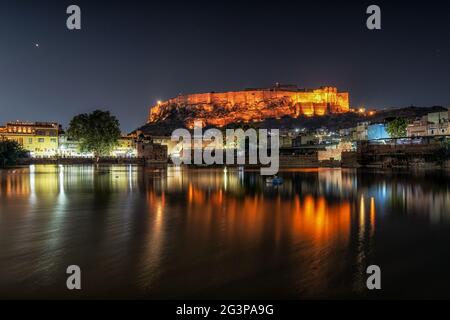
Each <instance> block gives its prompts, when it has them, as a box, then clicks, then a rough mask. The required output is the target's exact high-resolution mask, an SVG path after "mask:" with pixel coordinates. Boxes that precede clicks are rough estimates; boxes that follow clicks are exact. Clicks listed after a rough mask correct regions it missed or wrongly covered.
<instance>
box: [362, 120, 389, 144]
mask: <svg viewBox="0 0 450 320" xmlns="http://www.w3.org/2000/svg"><path fill="white" fill-rule="evenodd" d="M389 138H390V135H389V133H388V132H387V130H386V124H384V123H373V124H369V125H368V126H367V140H379V139H389Z"/></svg>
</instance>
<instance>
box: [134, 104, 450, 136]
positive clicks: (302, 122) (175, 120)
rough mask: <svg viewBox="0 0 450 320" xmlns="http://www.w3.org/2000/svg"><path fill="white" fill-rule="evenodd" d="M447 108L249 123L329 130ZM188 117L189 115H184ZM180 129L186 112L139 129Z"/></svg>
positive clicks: (147, 131) (164, 131)
mask: <svg viewBox="0 0 450 320" xmlns="http://www.w3.org/2000/svg"><path fill="white" fill-rule="evenodd" d="M445 110H447V108H444V107H441V106H433V107H415V106H411V107H406V108H391V109H383V110H379V111H378V112H376V113H375V114H374V115H372V116H367V115H361V114H359V113H353V112H348V113H340V114H339V113H337V114H327V115H323V116H312V117H307V116H303V115H301V116H299V117H290V116H283V117H281V118H279V119H277V118H268V119H265V120H263V121H258V122H252V121H251V122H250V123H251V125H252V126H253V127H257V128H268V129H270V128H278V129H294V128H305V129H309V130H313V129H317V128H322V127H325V128H328V129H330V130H339V129H345V128H351V127H355V126H356V124H357V123H358V122H363V121H369V122H371V123H377V122H386V121H389V120H391V119H393V118H395V117H405V118H408V119H415V118H418V117H422V116H424V115H426V114H428V113H430V112H438V111H445ZM184 116H186V117H189V116H190V115H189V114H186V115H184ZM240 126H247V124H246V123H245V122H240V121H237V122H232V123H229V124H228V125H227V126H226V127H240ZM178 128H187V126H186V124H185V121H184V119H183V113H178V112H177V113H176V115H171V116H168V117H166V118H164V119H163V120H161V121H157V122H154V123H148V124H146V125H144V126H142V127H140V128H138V129H137V130H141V131H142V132H143V133H144V134H147V135H156V136H170V135H171V134H172V131H173V130H175V129H178Z"/></svg>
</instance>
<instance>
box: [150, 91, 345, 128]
mask: <svg viewBox="0 0 450 320" xmlns="http://www.w3.org/2000/svg"><path fill="white" fill-rule="evenodd" d="M349 110H350V103H349V94H348V92H338V90H337V88H335V87H321V88H319V89H312V90H308V89H300V88H297V86H295V85H280V84H276V85H275V86H274V87H272V88H262V89H259V88H258V89H245V90H242V91H232V92H219V93H216V92H210V93H199V94H188V95H180V96H178V97H176V98H172V99H169V100H167V101H158V103H157V104H156V105H154V106H152V107H151V108H150V110H149V115H148V121H147V122H148V123H155V122H158V121H160V120H163V119H167V118H169V117H170V116H171V115H173V114H174V113H180V112H181V113H182V114H183V118H184V122H185V125H186V126H187V127H190V128H192V127H193V123H194V121H201V122H202V123H203V124H204V125H211V126H224V125H227V124H229V123H235V122H241V121H242V122H250V121H260V120H264V119H267V118H281V117H283V116H291V117H300V116H308V117H311V116H322V115H325V114H328V113H343V112H348V111H349Z"/></svg>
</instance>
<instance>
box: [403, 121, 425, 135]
mask: <svg viewBox="0 0 450 320" xmlns="http://www.w3.org/2000/svg"><path fill="white" fill-rule="evenodd" d="M406 135H407V136H408V137H424V136H426V135H428V116H423V117H421V118H417V119H415V120H414V121H413V122H411V123H409V124H408V127H406Z"/></svg>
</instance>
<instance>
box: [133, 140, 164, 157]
mask: <svg viewBox="0 0 450 320" xmlns="http://www.w3.org/2000/svg"><path fill="white" fill-rule="evenodd" d="M136 148H137V156H138V158H143V159H144V160H145V162H146V163H166V162H167V161H168V154H167V146H165V145H161V144H159V143H154V141H153V140H151V139H138V141H137V142H136Z"/></svg>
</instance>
